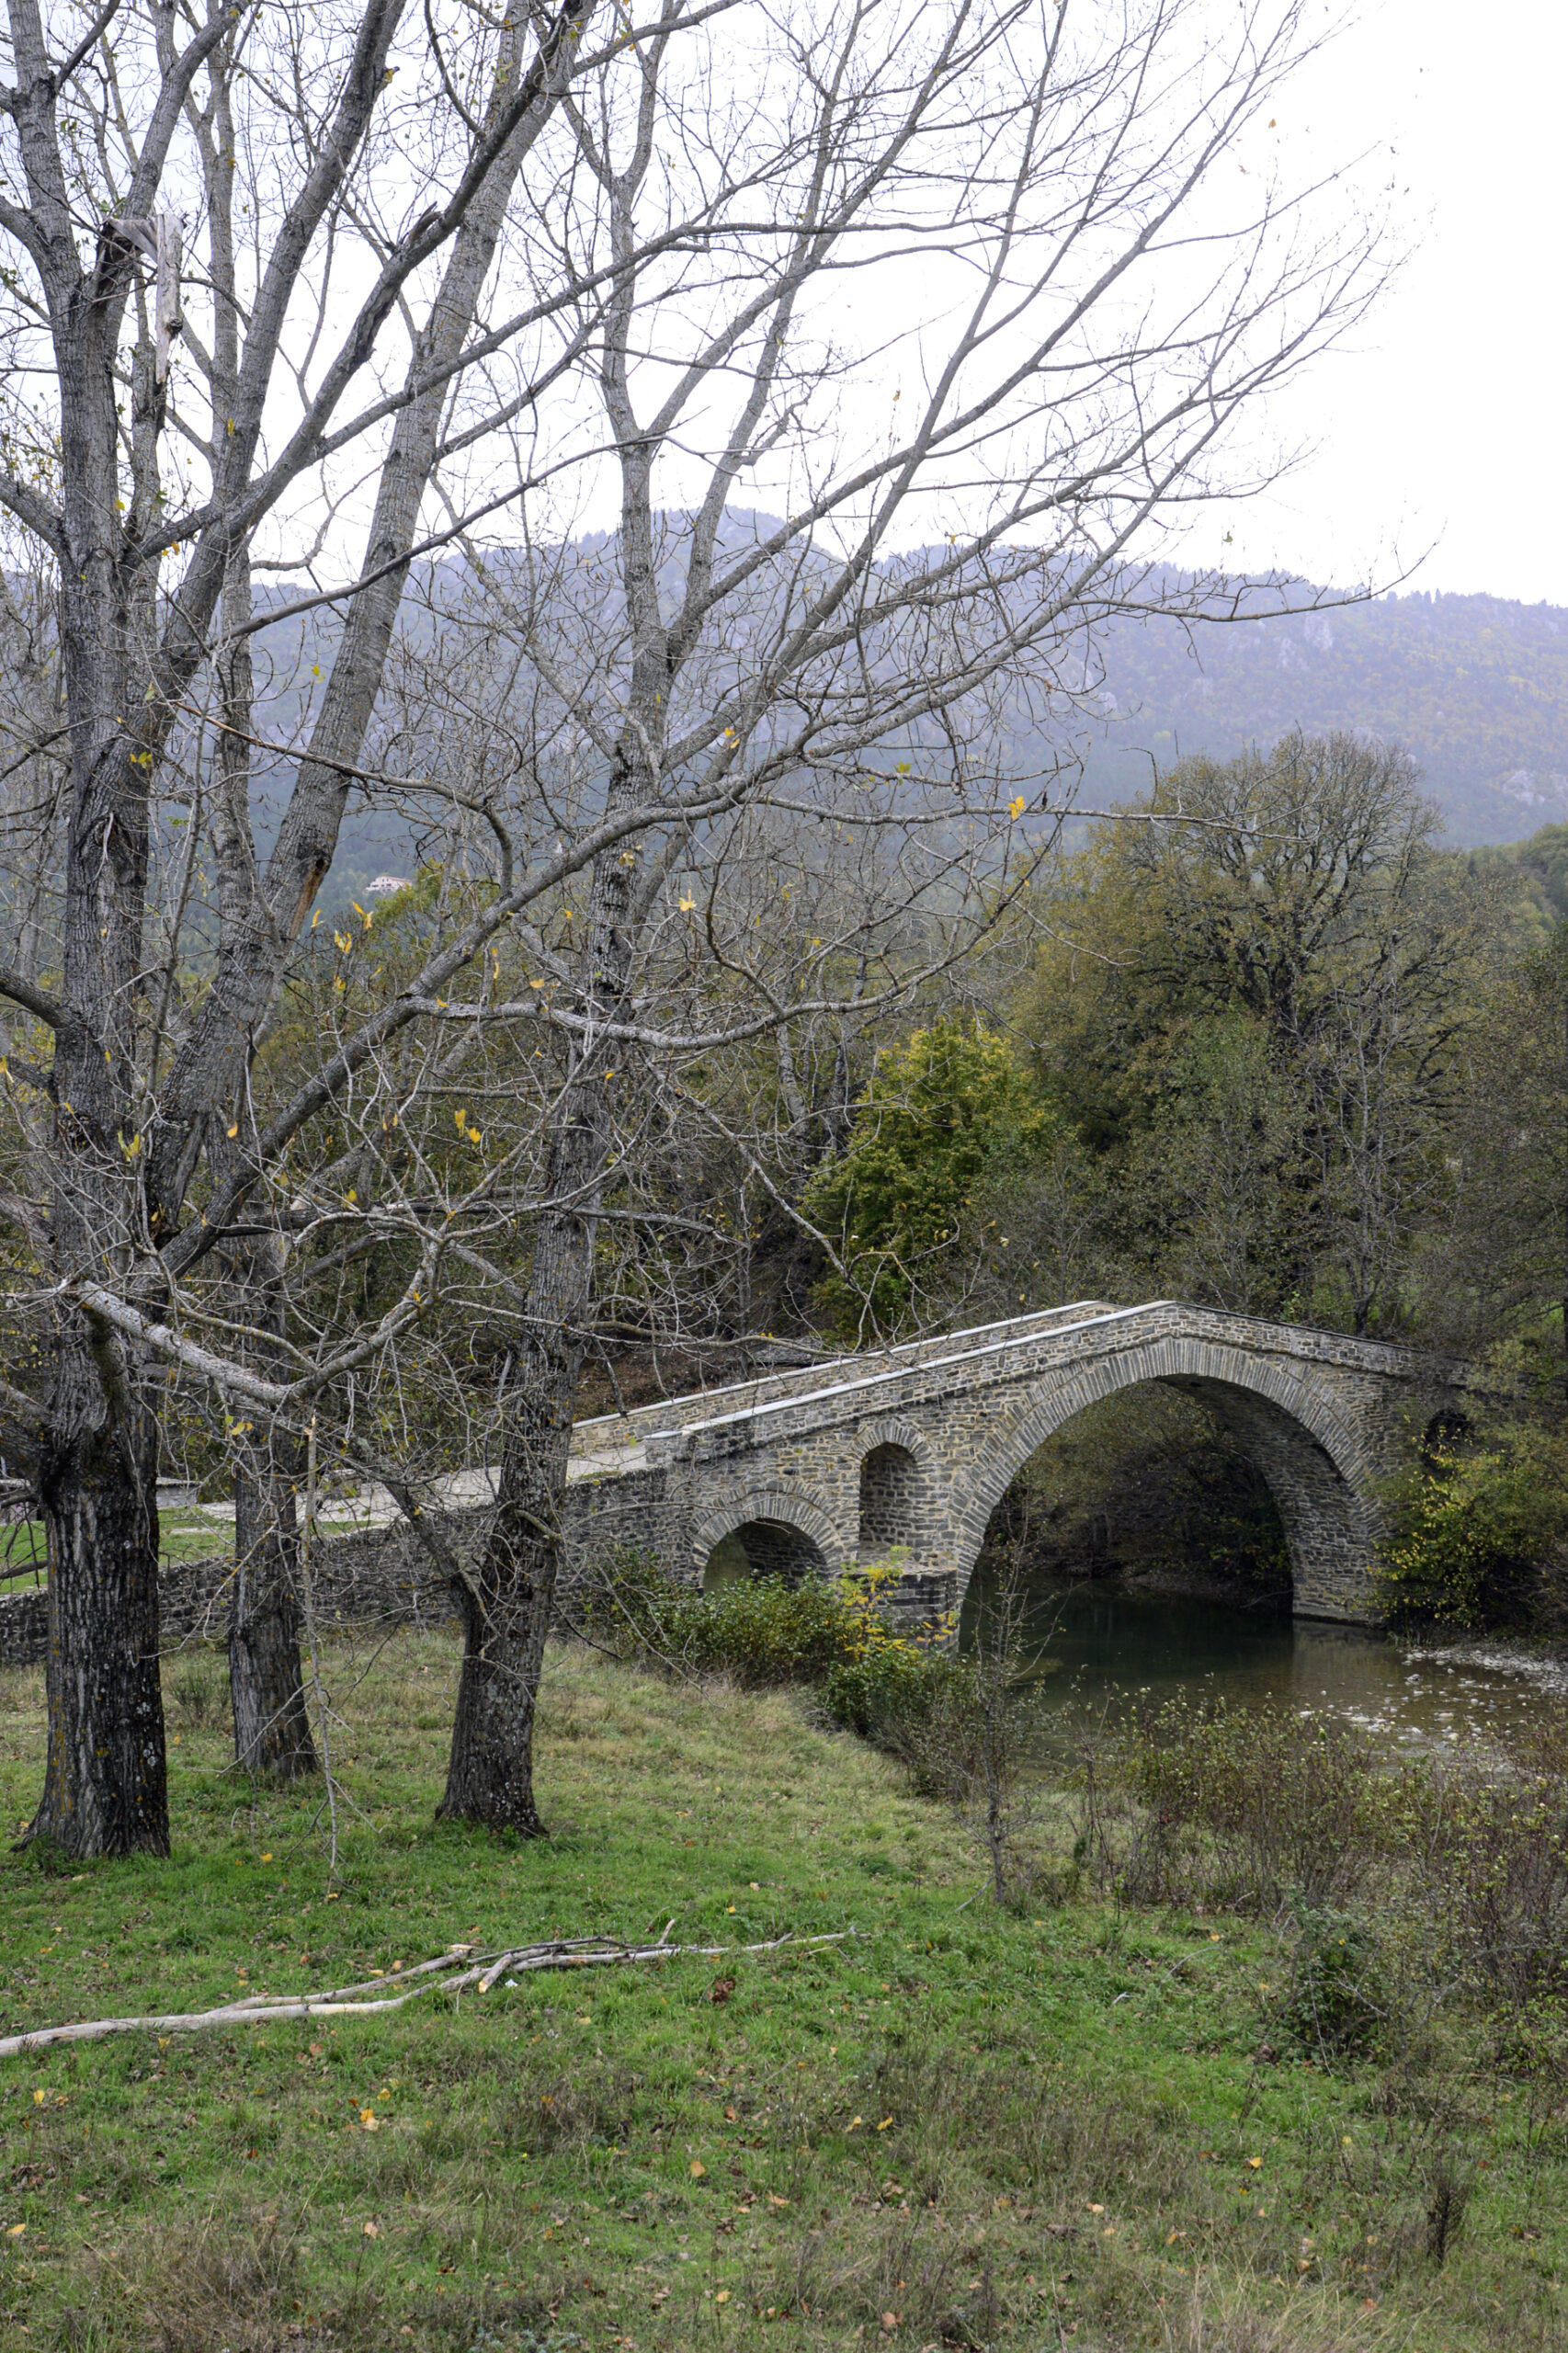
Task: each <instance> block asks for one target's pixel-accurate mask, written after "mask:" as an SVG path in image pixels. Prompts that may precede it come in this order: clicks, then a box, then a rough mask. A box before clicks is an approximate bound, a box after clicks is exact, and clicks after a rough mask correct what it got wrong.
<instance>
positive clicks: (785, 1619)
mask: <svg viewBox="0 0 1568 2353" xmlns="http://www.w3.org/2000/svg"><path fill="white" fill-rule="evenodd" d="M896 1574H897V1573H896V1570H893V1571H884V1572H882V1573H881V1574H876V1573H872V1574H868V1575H865V1576H844V1577H840V1578H836V1579H834V1580H833V1581H831V1582H830V1581H828V1580H826V1579H823V1578H816V1577H805V1578H802V1579H801V1583H800V1584H799V1585H794V1586H792V1585H790V1584H789V1583H788V1582H787V1581H786V1580H785V1579H784V1578H782V1577H759V1578H755V1579H741V1580H737V1581H736V1582H735V1583H734V1584H732V1585H725V1586H720V1587H719V1589H718V1591H717V1592H715V1593H695V1592H693V1591H692V1589H691V1588H690V1587H689V1586H682V1585H677V1584H676V1582H675V1580H674V1579H673V1578H671V1577H668V1576H666V1575H665V1574H664V1572H663V1571H662V1570H661V1569H660V1568H658V1567H657V1565H656V1564H655V1563H653V1562H651V1561H650V1560H648V1559H647V1557H646V1556H645V1555H642V1554H638V1553H622V1554H619V1555H618V1556H616V1557H615V1558H614V1559H612V1560H611V1561H610V1562H608V1563H607V1564H606V1566H605V1567H604V1568H603V1569H602V1570H601V1571H600V1573H599V1574H598V1576H597V1578H595V1579H594V1580H593V1581H592V1583H591V1584H590V1585H588V1586H586V1587H585V1589H584V1590H583V1591H582V1593H581V1594H580V1596H579V1597H578V1614H579V1615H580V1618H581V1620H582V1622H583V1625H584V1628H585V1631H588V1632H589V1633H590V1634H591V1635H592V1637H593V1639H594V1640H595V1641H596V1642H598V1643H601V1644H602V1645H604V1646H605V1647H608V1648H610V1649H613V1650H616V1651H618V1652H619V1653H620V1654H621V1655H623V1656H626V1657H637V1658H642V1659H645V1660H648V1661H650V1662H652V1663H653V1664H656V1665H665V1666H667V1667H672V1668H675V1669H677V1670H678V1671H681V1672H684V1673H687V1674H719V1675H730V1676H733V1677H734V1679H735V1681H736V1682H737V1683H741V1684H744V1685H747V1686H749V1687H751V1688H760V1687H762V1686H764V1685H767V1684H778V1683H806V1684H812V1685H814V1686H816V1687H818V1688H820V1689H821V1690H822V1692H823V1695H824V1699H825V1702H826V1705H827V1709H828V1711H829V1713H830V1714H831V1715H832V1716H833V1717H834V1719H835V1722H839V1723H842V1724H844V1725H846V1727H847V1728H848V1729H849V1730H851V1731H853V1732H857V1733H860V1735H861V1736H862V1738H867V1739H872V1740H885V1739H886V1738H887V1737H888V1735H889V1733H890V1731H891V1728H892V1725H893V1723H894V1722H898V1721H902V1720H903V1719H905V1718H907V1717H908V1716H910V1715H912V1714H914V1715H918V1714H921V1713H923V1712H924V1711H926V1710H927V1709H928V1708H929V1706H930V1705H931V1704H932V1700H933V1698H934V1695H935V1694H936V1693H937V1691H939V1690H941V1689H942V1688H945V1687H946V1685H947V1684H948V1683H949V1681H950V1680H951V1679H952V1678H953V1677H955V1676H956V1675H957V1674H958V1673H959V1671H960V1670H959V1666H958V1662H957V1660H956V1659H954V1658H953V1657H952V1656H951V1654H949V1652H948V1651H947V1649H946V1648H945V1647H944V1645H943V1641H942V1637H943V1636H944V1635H945V1633H946V1631H947V1629H946V1628H945V1626H938V1627H935V1628H933V1629H932V1630H931V1631H930V1633H929V1634H927V1635H924V1636H916V1637H915V1638H906V1637H903V1636H900V1635H898V1634H895V1633H894V1632H893V1631H892V1630H891V1629H890V1627H889V1626H888V1625H887V1623H886V1621H885V1620H884V1619H883V1617H882V1615H881V1609H880V1607H879V1604H880V1600H881V1590H882V1587H883V1586H884V1585H885V1584H887V1583H888V1582H889V1581H890V1579H891V1578H892V1576H893V1575H896Z"/></svg>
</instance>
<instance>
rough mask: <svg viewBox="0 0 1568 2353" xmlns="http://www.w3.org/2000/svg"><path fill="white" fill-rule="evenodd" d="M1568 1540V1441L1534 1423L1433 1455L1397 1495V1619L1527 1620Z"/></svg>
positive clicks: (1389, 1601)
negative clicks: (1554, 1558) (1555, 1560)
mask: <svg viewBox="0 0 1568 2353" xmlns="http://www.w3.org/2000/svg"><path fill="white" fill-rule="evenodd" d="M1565 1537H1568V1438H1565V1437H1564V1436H1563V1434H1562V1432H1561V1431H1560V1430H1557V1429H1552V1428H1547V1427H1540V1426H1538V1425H1534V1424H1530V1423H1519V1424H1515V1425H1512V1426H1504V1427H1500V1428H1497V1429H1495V1430H1494V1431H1492V1432H1490V1433H1488V1435H1487V1436H1486V1437H1485V1438H1483V1440H1481V1441H1479V1442H1478V1443H1475V1444H1473V1445H1471V1446H1468V1447H1466V1446H1460V1447H1455V1448H1451V1449H1447V1450H1445V1451H1444V1452H1442V1453H1440V1454H1437V1455H1436V1456H1434V1457H1432V1458H1430V1459H1429V1460H1428V1461H1426V1463H1425V1464H1424V1465H1423V1468H1422V1470H1421V1471H1420V1472H1418V1473H1417V1474H1416V1475H1415V1476H1414V1477H1412V1478H1411V1479H1409V1480H1407V1481H1406V1482H1405V1483H1403V1485H1402V1486H1401V1487H1400V1488H1399V1489H1398V1490H1396V1492H1395V1495H1394V1497H1393V1535H1392V1540H1391V1541H1390V1542H1389V1544H1388V1545H1387V1546H1386V1548H1385V1550H1384V1553H1383V1559H1382V1563H1381V1571H1380V1576H1379V1583H1380V1585H1381V1590H1382V1596H1383V1602H1384V1607H1385V1608H1386V1610H1387V1612H1388V1614H1389V1616H1390V1617H1391V1618H1393V1619H1396V1620H1399V1619H1403V1620H1412V1619H1414V1620H1437V1622H1439V1623H1442V1624H1447V1625H1452V1626H1477V1627H1484V1626H1497V1625H1506V1624H1509V1623H1517V1622H1520V1621H1521V1620H1528V1619H1529V1618H1530V1617H1531V1616H1532V1615H1533V1614H1534V1603H1535V1599H1536V1596H1537V1588H1538V1587H1539V1586H1540V1583H1541V1579H1542V1575H1543V1572H1546V1571H1547V1570H1548V1568H1549V1564H1550V1563H1551V1561H1552V1558H1553V1556H1554V1554H1556V1553H1557V1552H1559V1551H1560V1549H1561V1547H1562V1543H1563V1540H1564V1538H1565Z"/></svg>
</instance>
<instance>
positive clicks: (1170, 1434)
mask: <svg viewBox="0 0 1568 2353" xmlns="http://www.w3.org/2000/svg"><path fill="white" fill-rule="evenodd" d="M1014 1561H1018V1562H1021V1564H1022V1565H1023V1567H1024V1569H1025V1571H1026V1574H1028V1577H1029V1579H1030V1581H1031V1582H1035V1581H1043V1582H1046V1583H1049V1584H1050V1585H1051V1586H1059V1585H1060V1584H1061V1583H1062V1581H1064V1580H1065V1581H1072V1582H1074V1583H1076V1582H1080V1581H1081V1582H1084V1583H1091V1582H1096V1581H1098V1582H1106V1581H1108V1582H1109V1583H1110V1584H1112V1585H1114V1586H1116V1587H1117V1588H1118V1589H1121V1590H1129V1591H1136V1590H1140V1589H1142V1590H1143V1591H1146V1592H1149V1593H1156V1594H1163V1595H1168V1596H1171V1597H1176V1596H1179V1595H1181V1594H1183V1593H1185V1594H1186V1595H1187V1597H1190V1598H1194V1599H1202V1600H1205V1601H1210V1602H1216V1603H1220V1602H1224V1601H1233V1602H1234V1603H1236V1604H1237V1605H1239V1606H1242V1607H1244V1608H1247V1609H1248V1610H1253V1611H1257V1610H1261V1611H1264V1612H1266V1613H1267V1612H1268V1611H1270V1610H1273V1611H1278V1610H1279V1609H1281V1608H1289V1607H1290V1600H1291V1584H1292V1579H1291V1568H1290V1550H1289V1545H1288V1541H1287V1539H1286V1534H1285V1529H1284V1525H1283V1522H1282V1520H1281V1518H1280V1513H1279V1508H1278V1502H1277V1501H1276V1498H1275V1495H1274V1491H1273V1489H1272V1487H1271V1486H1270V1484H1269V1483H1268V1480H1267V1475H1266V1474H1265V1472H1263V1471H1262V1469H1261V1468H1260V1467H1259V1465H1258V1463H1257V1462H1256V1460H1255V1459H1254V1457H1253V1454H1252V1452H1251V1450H1250V1449H1248V1448H1247V1447H1246V1445H1245V1444H1244V1442H1243V1441H1242V1440H1241V1439H1239V1438H1238V1437H1237V1435H1236V1433H1235V1431H1234V1430H1233V1428H1232V1427H1229V1426H1228V1425H1227V1423H1226V1422H1225V1420H1224V1419H1223V1417H1222V1416H1221V1414H1220V1413H1219V1412H1218V1411H1217V1410H1216V1408H1215V1406H1214V1404H1212V1402H1211V1401H1210V1399H1208V1398H1207V1397H1199V1396H1194V1395H1183V1394H1181V1393H1179V1392H1175V1391H1173V1390H1172V1389H1170V1388H1169V1387H1168V1386H1167V1385H1165V1384H1164V1383H1160V1382H1155V1381H1150V1382H1144V1383H1141V1384H1138V1385H1136V1386H1133V1387H1131V1388H1128V1389H1125V1390H1122V1391H1120V1392H1119V1393H1118V1394H1116V1395H1115V1396H1113V1397H1109V1398H1106V1399H1102V1400H1100V1401H1098V1402H1097V1403H1096V1404H1090V1405H1087V1406H1085V1408H1084V1409H1083V1410H1082V1411H1081V1412H1080V1413H1078V1414H1076V1415H1074V1416H1073V1417H1072V1418H1071V1419H1070V1420H1068V1421H1067V1422H1065V1423H1063V1424H1062V1427H1060V1428H1059V1429H1057V1430H1055V1431H1053V1432H1052V1433H1051V1436H1050V1437H1049V1438H1047V1439H1046V1440H1045V1441H1044V1443H1043V1444H1042V1445H1041V1446H1040V1447H1039V1448H1038V1449H1036V1450H1035V1452H1034V1453H1033V1454H1031V1455H1030V1456H1029V1457H1028V1460H1027V1461H1025V1462H1024V1463H1023V1464H1022V1465H1021V1466H1020V1468H1019V1469H1018V1471H1017V1472H1016V1473H1015V1476H1014V1478H1013V1481H1012V1483H1011V1484H1010V1485H1009V1486H1008V1487H1007V1488H1006V1491H1005V1493H1004V1495H1003V1496H1002V1499H1001V1501H1000V1502H999V1503H998V1504H997V1506H996V1507H995V1508H994V1511H993V1512H992V1515H991V1518H990V1521H989V1523H988V1524H987V1527H986V1530H985V1536H984V1540H983V1545H982V1549H981V1557H980V1562H979V1563H978V1564H977V1565H978V1566H979V1568H980V1569H981V1571H982V1573H983V1574H982V1579H981V1582H982V1583H983V1584H984V1585H986V1586H989V1585H990V1584H991V1582H992V1580H993V1579H994V1576H995V1575H996V1574H999V1573H1000V1572H1001V1571H1002V1570H1003V1569H1004V1567H1005V1566H1006V1564H1007V1563H1011V1562H1014ZM976 1598H977V1599H978V1596H976Z"/></svg>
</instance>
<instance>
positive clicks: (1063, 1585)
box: [1027, 1577, 1568, 1753]
mask: <svg viewBox="0 0 1568 2353" xmlns="http://www.w3.org/2000/svg"><path fill="white" fill-rule="evenodd" d="M1027 1647H1028V1650H1029V1651H1030V1652H1031V1653H1032V1654H1033V1657H1034V1661H1035V1667H1036V1676H1037V1688H1038V1689H1039V1692H1040V1699H1041V1701H1042V1703H1043V1704H1044V1705H1045V1706H1046V1707H1047V1708H1048V1709H1049V1710H1051V1711H1055V1710H1058V1709H1061V1710H1066V1709H1069V1708H1074V1707H1082V1706H1084V1705H1089V1706H1092V1707H1094V1708H1095V1709H1096V1710H1098V1709H1100V1708H1108V1709H1109V1711H1110V1713H1111V1714H1112V1715H1113V1716H1114V1715H1118V1714H1119V1713H1121V1712H1122V1711H1124V1710H1125V1709H1126V1708H1128V1707H1129V1706H1130V1705H1131V1704H1132V1702H1133V1701H1134V1700H1135V1699H1140V1698H1142V1699H1144V1700H1150V1699H1152V1700H1153V1701H1154V1702H1155V1703H1156V1704H1157V1703H1158V1702H1159V1701H1160V1700H1162V1699H1177V1698H1184V1699H1226V1700H1229V1701H1231V1702H1233V1704H1235V1705H1237V1706H1242V1707H1250V1706H1256V1705H1259V1704H1260V1703H1264V1702H1270V1701H1271V1702H1273V1703H1275V1704H1276V1705H1280V1706H1286V1707H1290V1708H1292V1709H1297V1710H1302V1711H1305V1710H1309V1709H1310V1710H1312V1711H1314V1712H1322V1713H1323V1714H1324V1715H1327V1716H1330V1717H1334V1718H1337V1719H1339V1720H1340V1721H1341V1722H1346V1723H1347V1724H1353V1725H1355V1726H1356V1727H1358V1729H1359V1730H1360V1731H1362V1732H1364V1733H1367V1734H1369V1736H1370V1737H1371V1738H1372V1739H1373V1740H1374V1741H1375V1742H1376V1743H1377V1744H1378V1745H1380V1746H1387V1747H1389V1748H1391V1749H1393V1750H1396V1751H1403V1752H1405V1753H1416V1752H1421V1751H1426V1752H1431V1751H1434V1750H1440V1749H1442V1748H1443V1747H1446V1746H1448V1745H1460V1744H1463V1745H1470V1744H1472V1743H1474V1744H1479V1745H1482V1746H1483V1747H1487V1748H1501V1749H1506V1748H1507V1747H1509V1746H1510V1745H1511V1743H1512V1739H1513V1737H1514V1736H1515V1735H1517V1734H1518V1733H1525V1732H1528V1730H1529V1728H1531V1727H1532V1726H1533V1725H1536V1724H1539V1723H1540V1722H1543V1721H1545V1720H1547V1719H1549V1718H1550V1719H1555V1720H1556V1721H1558V1722H1561V1721H1562V1715H1563V1711H1564V1707H1565V1705H1568V1665H1564V1664H1563V1663H1562V1662H1556V1663H1551V1662H1547V1661H1545V1660H1537V1659H1533V1658H1530V1657H1528V1655H1527V1654H1523V1653H1522V1652H1514V1651H1511V1650H1510V1649H1509V1647H1508V1646H1507V1645H1506V1644H1505V1643H1500V1642H1499V1643H1494V1644H1488V1643H1476V1642H1473V1641H1470V1642H1457V1641H1450V1640H1449V1639H1448V1638H1445V1637H1440V1636H1439V1637H1437V1638H1435V1639H1434V1638H1430V1637H1429V1638H1427V1639H1426V1640H1424V1641H1419V1642H1418V1641H1414V1640H1402V1639H1400V1638H1399V1637H1397V1636H1391V1635H1387V1634H1381V1633H1369V1632H1363V1631H1361V1630H1360V1629H1359V1628H1357V1627H1351V1626H1335V1625H1325V1624H1323V1623H1321V1622H1318V1621H1316V1620H1311V1619H1292V1618H1291V1617H1290V1616H1289V1615H1288V1614H1287V1613H1286V1612H1285V1611H1283V1610H1279V1609H1277V1608H1237V1607H1233V1606H1230V1605H1227V1604H1223V1603H1220V1602H1215V1601H1199V1600H1189V1599H1187V1598H1184V1597H1176V1596H1173V1595H1169V1594H1157V1593H1150V1592H1147V1591H1141V1590H1139V1589H1138V1588H1137V1587H1136V1586H1124V1585H1122V1584H1121V1583H1120V1582H1119V1580H1117V1579H1115V1578H1090V1577H1079V1578H1073V1579H1067V1580H1062V1582H1060V1583H1055V1582H1053V1583H1051V1584H1047V1585H1042V1586H1040V1587H1039V1588H1037V1590H1036V1593H1035V1594H1034V1595H1033V1596H1032V1597H1031V1608H1030V1614H1029V1619H1028V1635H1027Z"/></svg>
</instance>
